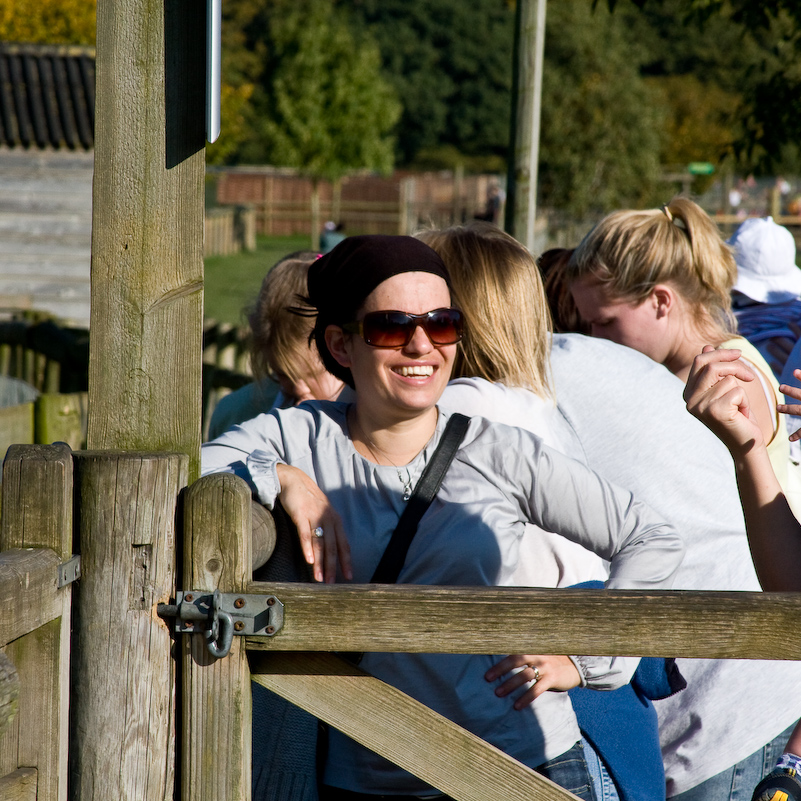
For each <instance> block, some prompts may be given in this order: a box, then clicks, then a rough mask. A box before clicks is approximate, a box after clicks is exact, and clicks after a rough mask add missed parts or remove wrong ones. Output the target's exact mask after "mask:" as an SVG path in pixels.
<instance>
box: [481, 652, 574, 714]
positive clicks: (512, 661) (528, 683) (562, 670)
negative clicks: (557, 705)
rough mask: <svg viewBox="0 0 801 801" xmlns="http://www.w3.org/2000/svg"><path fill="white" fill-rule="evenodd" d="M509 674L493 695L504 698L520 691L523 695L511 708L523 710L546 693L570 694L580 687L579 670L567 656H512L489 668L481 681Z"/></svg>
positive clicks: (491, 680)
mask: <svg viewBox="0 0 801 801" xmlns="http://www.w3.org/2000/svg"><path fill="white" fill-rule="evenodd" d="M507 673H511V674H512V675H510V676H509V677H508V678H507V679H505V680H504V681H503V682H502V683H501V684H499V685H498V686H497V687H496V688H495V695H497V696H498V697H499V698H503V697H505V696H507V695H509V694H511V693H513V692H514V691H515V690H519V689H520V688H521V687H525V688H526V689H525V691H524V692H523V693H521V694H520V695H519V696H518V697H516V698H515V702H514V708H515V709H518V710H520V709H525V707H527V706H528V705H529V704H530V703H531V702H532V701H534V700H535V699H536V698H538V697H539V696H540V695H542V694H543V693H544V692H547V691H548V690H552V691H554V692H560V691H566V690H571V689H572V688H573V687H578V686H579V685H580V684H581V676H580V674H579V672H578V669H577V668H576V666H575V665H574V664H573V661H572V660H571V659H570V657H567V656H536V655H531V654H512V655H511V656H507V657H506V658H505V659H502V660H501V661H500V662H498V664H497V665H494V666H493V667H491V668H490V669H489V670H488V671H487V672H486V673H485V674H484V678H485V679H486V680H487V681H489V682H494V681H497V680H498V679H500V678H502V677H503V676H506V674H507Z"/></svg>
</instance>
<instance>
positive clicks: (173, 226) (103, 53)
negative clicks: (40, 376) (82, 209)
mask: <svg viewBox="0 0 801 801" xmlns="http://www.w3.org/2000/svg"><path fill="white" fill-rule="evenodd" d="M96 97H97V101H96V122H95V173H94V193H93V220H92V222H93V226H92V311H91V323H90V326H91V344H90V365H89V430H88V447H90V448H92V449H105V448H119V449H125V450H148V451H178V452H182V453H187V454H188V455H189V459H190V467H189V477H190V480H191V479H193V478H195V477H196V476H197V474H198V464H199V457H200V408H201V354H202V318H203V216H204V209H203V185H204V170H205V160H204V145H205V100H204V98H205V6H204V4H203V3H198V2H197V0H167V1H166V2H164V0H100V1H99V2H98V5H97V89H96Z"/></svg>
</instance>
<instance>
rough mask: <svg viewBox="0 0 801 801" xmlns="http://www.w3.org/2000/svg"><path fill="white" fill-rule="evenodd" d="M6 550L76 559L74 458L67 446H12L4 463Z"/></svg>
mask: <svg viewBox="0 0 801 801" xmlns="http://www.w3.org/2000/svg"><path fill="white" fill-rule="evenodd" d="M2 492H3V519H2V525H1V526H0V550H5V549H6V548H50V549H51V550H53V551H55V552H56V554H57V555H58V556H59V557H60V558H61V559H62V561H66V560H67V559H69V558H70V556H71V555H72V455H71V452H70V449H69V448H68V447H67V446H66V445H63V444H62V445H12V446H11V447H10V448H9V450H8V454H7V455H6V459H5V462H4V463H3V489H2Z"/></svg>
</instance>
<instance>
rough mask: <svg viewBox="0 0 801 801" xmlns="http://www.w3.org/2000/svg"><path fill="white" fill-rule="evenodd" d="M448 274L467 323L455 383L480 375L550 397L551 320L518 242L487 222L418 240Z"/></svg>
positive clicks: (535, 275)
mask: <svg viewBox="0 0 801 801" xmlns="http://www.w3.org/2000/svg"><path fill="white" fill-rule="evenodd" d="M417 236H418V237H419V238H420V239H422V240H423V241H424V242H425V243H427V244H428V245H429V246H431V247H432V248H433V249H434V250H436V251H437V253H439V255H440V256H441V257H442V260H443V261H444V262H445V265H446V266H447V268H448V272H450V275H451V286H452V290H453V300H454V305H455V306H458V307H459V308H460V309H461V310H462V313H463V314H464V318H465V334H464V337H463V339H462V341H461V343H460V347H459V350H458V351H457V356H456V362H455V364H454V372H453V375H454V376H478V377H480V378H485V379H486V380H487V381H499V382H501V383H503V384H506V385H507V386H512V387H525V388H526V389H530V390H533V391H534V392H536V393H537V394H538V395H540V396H542V397H547V396H549V395H550V379H549V373H550V333H551V318H550V313H549V311H548V304H547V302H546V300H545V293H544V291H543V288H542V281H541V280H540V274H539V272H538V270H537V267H536V265H535V264H534V259H533V258H532V256H531V254H530V253H529V252H528V251H527V250H526V249H525V248H524V247H523V245H521V244H520V243H519V242H518V241H517V240H516V239H513V238H512V237H511V236H509V235H508V234H506V233H504V232H503V231H501V230H500V228H497V227H496V226H494V225H491V224H489V223H486V222H471V223H467V224H465V225H456V226H453V227H452V228H446V229H444V230H441V231H423V232H420V233H418V234H417Z"/></svg>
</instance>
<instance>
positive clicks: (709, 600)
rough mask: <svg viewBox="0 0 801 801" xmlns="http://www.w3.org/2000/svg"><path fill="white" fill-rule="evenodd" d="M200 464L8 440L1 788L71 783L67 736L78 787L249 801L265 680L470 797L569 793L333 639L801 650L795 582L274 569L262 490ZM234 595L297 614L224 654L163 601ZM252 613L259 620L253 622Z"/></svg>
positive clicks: (690, 652) (88, 793)
mask: <svg viewBox="0 0 801 801" xmlns="http://www.w3.org/2000/svg"><path fill="white" fill-rule="evenodd" d="M186 465H187V460H186V457H184V456H179V455H175V454H144V453H132V452H117V451H114V452H111V451H108V452H104V451H96V452H91V451H85V452H75V453H70V451H69V449H68V448H67V447H66V446H64V445H50V446H32V447H22V446H16V447H14V448H12V449H11V451H10V452H9V455H8V457H7V459H6V462H5V465H4V480H3V520H2V527H1V528H0V532H1V538H0V544H1V545H2V548H3V551H2V553H0V599H2V600H3V601H4V602H5V606H4V610H6V613H5V614H4V615H3V616H2V618H1V619H0V643H2V645H3V648H2V651H3V653H4V655H5V657H6V658H7V660H8V661H10V663H12V664H13V665H14V666H15V670H14V669H11V668H9V667H8V665H6V669H5V671H3V669H2V668H0V676H11V679H3V680H0V699H2V698H3V697H4V696H5V697H12V696H14V695H15V693H16V698H17V701H16V704H17V713H16V716H15V717H14V719H13V721H10V722H9V721H8V720H6V727H5V731H3V732H2V733H1V734H0V776H2V777H3V778H0V789H1V790H3V791H4V792H3V796H2V797H4V798H6V797H9V798H21V799H26V798H29V799H34V798H37V799H39V801H50V799H52V800H53V801H55V800H56V799H58V801H63V799H66V798H67V787H66V779H65V777H66V775H67V771H66V770H65V760H66V758H67V757H66V755H67V753H68V751H67V744H69V775H70V788H69V793H70V795H69V797H70V798H71V799H75V801H85V800H86V799H90V798H91V799H99V800H100V799H107V798H136V799H141V801H169V800H170V799H172V798H173V794H174V793H175V797H180V798H182V799H184V801H248V799H250V762H251V743H250V731H251V706H250V704H251V702H250V693H251V680H255V681H257V682H258V683H260V684H262V685H263V686H265V687H267V688H269V689H270V690H272V691H273V692H275V693H277V694H279V695H280V696H282V697H284V698H286V699H288V700H289V701H291V702H292V703H294V704H296V705H298V706H300V707H302V708H304V709H306V710H307V711H309V712H310V713H312V714H313V715H315V716H317V717H318V718H320V719H321V720H324V721H326V722H327V723H328V724H329V725H332V726H335V727H337V728H339V729H341V730H342V731H344V732H345V733H346V734H348V735H349V736H351V737H354V738H355V739H356V740H358V741H359V742H361V743H362V744H364V745H365V746H367V747H369V748H372V749H373V750H375V751H376V752H377V753H379V754H381V755H382V756H384V757H386V758H388V759H390V760H392V761H394V762H396V763H397V764H399V765H401V766H402V767H403V768H405V769H407V770H410V771H411V772H413V773H414V774H416V775H418V776H419V777H420V778H421V779H423V780H424V781H426V782H428V783H430V784H432V785H434V786H435V787H438V788H439V789H440V790H442V791H443V792H445V793H447V794H449V795H451V796H453V797H454V798H456V799H460V801H507V799H509V798H517V797H520V798H523V797H525V798H532V799H535V801H546V799H552V800H555V799H565V800H566V799H570V798H573V796H571V795H570V794H569V793H567V792H566V791H564V790H562V789H561V788H558V787H556V786H555V785H553V784H551V783H550V782H548V781H547V780H546V779H544V778H542V777H541V776H539V775H538V774H535V773H534V772H533V771H531V770H529V769H528V768H526V767H525V766H523V765H521V764H520V763H518V762H516V761H515V760H513V759H511V758H510V757H508V756H506V755H505V754H503V753H501V752H499V751H498V750H497V749H495V748H493V747H492V746H490V745H488V744H487V743H485V742H483V741H482V740H480V739H479V738H477V737H475V736H473V735H471V734H469V733H468V732H466V731H464V730H462V729H461V728H459V727H458V726H456V725H455V724H453V723H451V722H450V721H448V720H446V719H444V718H442V717H441V716H440V715H438V714H436V713H434V712H433V711H432V710H430V709H427V708H425V707H423V706H422V705H420V704H419V703H418V702H416V701H414V700H413V699H411V698H409V697H407V696H405V695H404V694H402V693H400V692H399V691H397V690H395V689H394V688H392V687H390V686H388V685H386V684H384V683H383V682H381V681H379V680H377V679H375V678H373V677H372V676H369V675H368V674H366V673H364V672H363V671H361V670H360V669H358V668H356V667H354V666H353V665H352V664H350V663H347V662H344V661H343V660H341V659H340V658H339V657H337V656H336V655H334V654H333V653H332V652H334V651H364V650H372V651H387V652H404V651H405V652H429V653H450V652H454V653H488V652H489V653H587V654H642V655H645V656H667V655H670V656H685V657H705V658H726V657H733V658H760V659H775V658H776V657H777V656H781V657H782V658H785V659H799V658H801V643H798V642H797V638H792V637H790V638H788V637H786V636H785V635H784V634H783V632H787V631H792V630H793V628H794V626H795V623H796V621H797V620H798V619H799V614H801V595H795V594H767V593H746V592H724V593H720V592H715V593H698V592H642V591H640V592H635V591H631V592H624V591H590V590H576V591H572V590H536V589H517V588H493V587H461V588H460V587H428V586H409V585H406V586H387V587H375V586H366V585H340V586H337V585H316V584H292V583H270V584H266V583H261V582H254V581H253V580H252V564H253V562H252V539H251V538H252V531H253V521H252V516H251V515H252V512H251V509H252V501H251V495H250V490H249V489H248V487H247V486H246V484H245V483H244V482H243V481H241V480H240V479H239V478H237V477H235V476H232V475H228V474H218V475H213V476H208V477H206V478H203V479H200V480H199V481H197V482H195V483H194V484H193V485H192V486H191V487H189V488H188V489H186V490H182V487H183V486H184V484H185V483H186V475H187V473H186ZM73 511H74V521H75V523H74V525H75V544H74V545H73V544H72V541H71V534H72V526H73ZM20 549H31V550H20ZM73 550H75V551H79V552H80V554H81V566H80V571H81V573H80V575H81V577H80V582H79V584H78V586H79V589H80V592H79V593H78V594H77V596H76V599H77V600H76V602H75V603H74V608H73V630H74V633H73V638H72V652H71V655H70V651H69V647H68V637H67V631H68V629H67V621H68V619H69V615H68V611H67V609H68V604H69V602H70V585H69V584H66V585H64V586H62V587H60V588H59V587H58V586H57V585H58V583H59V581H58V572H59V565H62V564H65V563H69V559H70V556H71V553H72V552H73ZM180 564H182V565H183V570H182V571H179V570H178V567H177V566H178V565H180ZM62 572H63V569H62ZM180 572H182V573H183V578H182V580H181V581H182V583H181V585H179V586H177V585H176V575H177V574H178V573H180ZM66 579H67V580H68V579H69V576H67V577H66ZM64 580H65V578H64V577H62V583H63V581H64ZM217 589H219V590H220V591H221V592H222V593H226V594H234V595H233V596H231V597H234V598H237V597H238V598H239V600H238V601H236V602H235V603H234V606H235V607H236V608H241V609H242V610H243V612H242V614H243V615H248V614H250V615H251V622H253V620H255V618H256V617H258V616H259V615H261V614H262V613H263V610H267V609H268V608H270V607H271V606H275V605H276V604H279V602H280V605H282V608H283V621H282V625H280V629H279V630H278V631H277V632H276V633H274V634H273V635H272V636H259V637H255V636H233V643H232V646H231V650H230V653H229V655H228V656H225V657H224V658H220V659H218V658H215V657H213V656H212V655H210V653H209V651H208V649H207V640H206V637H205V636H204V635H203V634H202V633H201V632H199V631H198V632H197V633H194V634H186V635H171V631H170V630H171V628H172V625H171V624H170V625H168V624H167V623H166V622H165V621H164V620H163V619H161V618H160V617H159V616H158V615H157V614H156V612H157V609H159V608H160V605H161V604H168V603H170V602H171V601H172V600H173V599H174V598H175V597H176V591H177V590H183V591H189V590H191V591H194V592H198V593H212V592H213V591H214V590H217ZM184 597H185V598H186V596H184ZM276 599H277V600H276ZM188 600H191V598H189V599H188ZM253 609H256V612H257V614H255V615H254V614H253ZM196 626H197V628H193V629H192V630H193V631H197V629H200V628H203V627H204V625H203V624H202V623H200V622H198V623H197V624H196ZM233 629H234V634H235V635H236V634H237V632H238V631H239V630H240V629H242V630H243V633H245V634H247V628H246V626H245V624H244V623H240V622H239V620H237V622H235V623H234V624H233ZM173 636H179V637H181V642H180V648H179V652H180V654H181V659H180V660H179V662H178V663H177V664H176V662H175V660H174V659H173V658H171V649H172V648H173V645H174V644H173V643H172V638H173ZM778 643H780V644H781V647H780V648H779V647H777V644H778ZM70 661H71V664H72V677H73V678H72V686H73V696H72V704H71V707H70V726H69V735H68V734H67V731H68V728H67V723H66V721H67V700H66V687H67V678H66V677H67V675H68V672H67V664H68V662H70ZM176 668H178V669H179V670H180V671H181V674H182V675H181V678H180V680H179V679H178V676H177V674H176ZM15 686H16V687H18V689H16V690H15V689H14V688H15ZM177 688H180V692H181V696H182V697H181V704H180V707H181V710H182V712H181V720H180V721H177V720H176V718H175V710H176V693H177V692H178V689H177ZM13 705H14V704H13V703H12V704H9V705H8V708H9V709H10V708H11V707H13ZM0 708H2V707H0ZM7 718H8V715H6V719H7ZM23 723H24V725H23ZM0 724H2V721H1V720H0ZM176 741H178V742H179V743H180V744H181V749H180V750H181V753H180V756H179V759H180V762H179V764H180V770H179V772H178V775H179V776H180V779H179V781H180V787H179V788H176V787H175V786H174V785H175V782H176V772H175V770H174V766H175V761H174V759H173V755H174V753H175V747H176V746H175V744H176ZM12 786H13V787H14V792H15V793H16V795H12V794H11V793H10V791H9V792H6V791H7V790H8V788H10V787H12ZM37 788H38V791H37ZM26 792H27V795H25V793H26ZM37 792H38V794H37Z"/></svg>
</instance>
